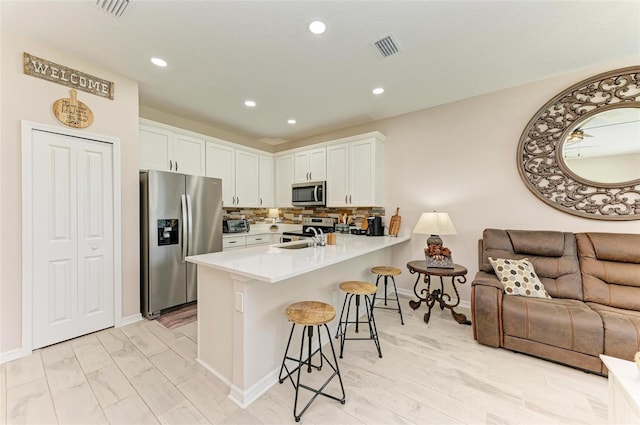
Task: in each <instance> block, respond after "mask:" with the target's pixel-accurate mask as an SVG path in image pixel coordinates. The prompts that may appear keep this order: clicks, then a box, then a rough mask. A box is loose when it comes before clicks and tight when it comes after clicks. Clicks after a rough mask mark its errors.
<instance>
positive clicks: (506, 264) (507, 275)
mask: <svg viewBox="0 0 640 425" xmlns="http://www.w3.org/2000/svg"><path fill="white" fill-rule="evenodd" d="M489 262H490V263H491V266H492V267H493V270H494V271H495V272H496V276H498V279H500V282H502V284H503V285H504V292H505V293H506V294H507V295H522V296H525V297H535V298H551V297H550V296H549V294H548V293H547V291H546V290H545V289H544V285H543V284H542V282H541V281H540V278H539V277H538V275H537V274H536V271H535V270H534V269H533V264H531V262H529V259H528V258H523V259H522V260H505V259H504V258H491V257H489Z"/></svg>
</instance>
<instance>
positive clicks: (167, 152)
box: [139, 125, 173, 171]
mask: <svg viewBox="0 0 640 425" xmlns="http://www.w3.org/2000/svg"><path fill="white" fill-rule="evenodd" d="M139 138H140V140H139V141H140V169H141V170H163V171H172V170H169V161H173V156H172V155H173V133H171V132H170V131H168V130H163V129H160V128H155V127H151V126H146V125H145V126H142V125H140V131H139ZM171 168H172V169H173V162H171Z"/></svg>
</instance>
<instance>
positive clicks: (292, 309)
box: [278, 301, 345, 422]
mask: <svg viewBox="0 0 640 425" xmlns="http://www.w3.org/2000/svg"><path fill="white" fill-rule="evenodd" d="M285 315H286V316H287V319H288V320H289V321H290V322H291V323H292V325H291V333H290V334H289V341H288V342H287V348H286V349H285V351H284V358H283V359H282V366H281V367H280V374H279V375H278V381H279V382H280V383H281V384H282V383H283V382H284V380H285V379H286V378H289V380H290V381H291V384H293V387H294V388H295V389H296V398H295V402H294V405H293V416H294V418H295V420H296V422H299V421H300V417H301V416H302V414H303V413H304V412H305V411H306V410H307V409H308V408H309V406H311V403H313V401H314V400H315V399H316V397H317V396H318V395H320V394H321V395H323V396H325V397H328V398H331V399H333V400H337V401H339V402H340V403H342V404H344V403H345V394H344V386H343V385H342V376H341V375H340V369H339V368H338V359H337V358H336V352H335V350H334V349H333V342H332V341H331V335H330V332H329V327H328V326H327V323H329V322H330V321H332V320H333V319H334V318H335V317H336V310H335V308H333V306H331V305H329V304H326V303H323V302H319V301H301V302H297V303H294V304H291V305H290V306H288V307H287V310H286V311H285ZM296 325H301V326H304V328H303V329H302V337H301V339H300V356H299V358H295V357H289V356H288V353H289V345H291V338H292V337H293V331H294V329H295V327H296ZM314 326H316V327H317V328H318V348H317V349H316V350H315V351H313V352H312V348H311V344H312V339H313V328H314ZM322 326H324V329H325V331H326V332H327V337H328V338H329V344H330V345H331V353H332V354H333V363H331V361H330V360H329V359H328V358H327V356H325V355H324V353H323V352H322V341H321V339H320V328H321V327H322ZM305 336H306V337H307V338H308V343H307V348H308V356H307V358H306V359H305V360H303V355H304V351H305V350H304V341H305ZM316 353H320V364H318V365H314V364H312V358H313V356H314V355H315V354H316ZM287 360H290V361H293V362H295V363H296V364H297V366H296V367H295V368H293V369H292V370H289V368H288V367H287V364H286V361H287ZM323 360H326V363H327V364H328V365H329V366H330V367H331V368H332V369H333V373H332V374H331V376H330V377H329V378H327V380H326V381H325V383H324V384H323V385H322V386H321V387H320V388H319V389H316V388H312V387H309V386H308V385H304V384H301V383H300V370H301V369H302V368H303V366H304V365H307V373H311V371H312V368H315V369H317V370H321V369H322V366H323ZM283 371H286V374H285V375H284V376H283V374H282V372H283ZM295 372H298V373H297V376H296V381H295V382H294V381H293V378H292V377H291V375H292V374H293V373H295ZM336 376H337V377H338V379H339V380H340V388H341V389H342V397H336V396H333V395H331V394H328V393H325V392H323V390H324V388H325V387H326V386H327V385H328V384H329V382H330V381H331V380H332V379H333V378H334V377H336ZM300 388H303V389H305V390H308V391H311V392H312V393H314V395H313V397H311V400H309V402H308V403H307V405H306V406H305V407H304V408H303V409H302V410H301V411H300V413H298V393H299V390H300Z"/></svg>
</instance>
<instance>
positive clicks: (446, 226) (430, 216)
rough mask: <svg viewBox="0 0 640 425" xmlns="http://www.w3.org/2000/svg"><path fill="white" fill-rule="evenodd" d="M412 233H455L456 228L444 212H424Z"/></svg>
mask: <svg viewBox="0 0 640 425" xmlns="http://www.w3.org/2000/svg"><path fill="white" fill-rule="evenodd" d="M413 233H422V234H425V235H455V234H456V228H455V227H453V223H452V222H451V218H449V214H448V213H446V212H436V211H433V212H425V213H422V215H421V216H420V219H419V220H418V223H417V224H416V227H414V228H413Z"/></svg>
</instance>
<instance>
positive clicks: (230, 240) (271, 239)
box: [222, 233, 282, 251]
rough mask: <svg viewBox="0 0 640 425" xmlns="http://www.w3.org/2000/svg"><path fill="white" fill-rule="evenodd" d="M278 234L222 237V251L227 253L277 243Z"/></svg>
mask: <svg viewBox="0 0 640 425" xmlns="http://www.w3.org/2000/svg"><path fill="white" fill-rule="evenodd" d="M280 236H282V235H281V234H280V233H260V234H257V235H243V236H224V237H223V238H222V250H223V251H229V250H232V249H238V248H248V247H250V246H256V245H263V244H272V243H278V242H279V241H280Z"/></svg>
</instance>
